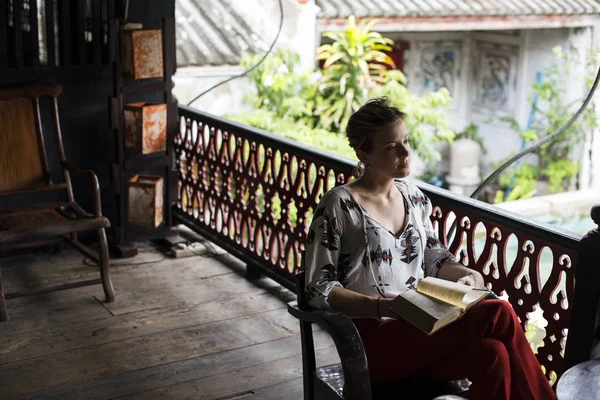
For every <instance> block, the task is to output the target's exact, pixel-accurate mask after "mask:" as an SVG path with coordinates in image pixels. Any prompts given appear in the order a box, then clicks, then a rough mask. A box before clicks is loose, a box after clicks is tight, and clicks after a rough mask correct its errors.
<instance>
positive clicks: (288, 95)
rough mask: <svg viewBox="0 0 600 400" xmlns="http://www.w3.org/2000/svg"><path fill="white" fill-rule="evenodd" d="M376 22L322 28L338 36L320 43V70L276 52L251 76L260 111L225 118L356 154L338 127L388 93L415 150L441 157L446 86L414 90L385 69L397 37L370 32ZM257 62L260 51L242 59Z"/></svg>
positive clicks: (447, 134) (449, 134)
mask: <svg viewBox="0 0 600 400" xmlns="http://www.w3.org/2000/svg"><path fill="white" fill-rule="evenodd" d="M371 26H372V22H371V23H368V24H366V23H360V24H356V22H355V20H354V18H350V19H349V21H348V27H347V29H346V31H344V32H338V33H327V34H325V35H326V36H327V37H329V38H330V39H332V40H334V42H333V43H332V44H327V45H323V46H321V47H320V48H319V52H318V58H321V59H323V60H324V69H322V70H320V71H300V70H299V69H298V65H299V57H298V56H297V55H296V54H294V53H293V52H292V51H290V50H288V49H279V50H277V51H276V52H275V53H274V54H273V55H272V56H269V57H267V58H266V59H265V61H264V62H263V63H262V64H261V65H259V66H258V67H257V68H255V69H254V70H253V71H252V72H250V74H249V75H248V77H249V79H250V81H251V82H252V83H253V85H254V87H255V89H256V91H255V93H252V94H250V95H248V96H247V97H246V102H247V103H248V104H250V105H252V106H253V107H254V108H255V110H254V111H252V112H247V113H244V114H242V115H238V116H228V118H231V119H234V120H237V121H239V122H242V123H246V124H249V125H252V126H255V127H258V128H261V129H264V130H266V131H269V132H273V133H275V134H280V135H283V136H285V137H288V138H291V139H295V140H298V141H300V142H302V143H305V144H308V145H313V146H316V147H319V148H322V149H324V150H328V151H331V152H333V153H335V154H340V155H343V156H346V157H349V158H355V154H354V152H353V151H352V149H350V147H349V146H348V143H347V140H346V139H345V137H343V136H342V135H340V134H339V133H341V132H342V131H343V130H344V129H343V128H344V127H345V125H346V124H347V120H348V118H349V116H350V115H351V113H352V112H354V111H355V110H356V109H357V108H358V107H360V106H361V105H362V104H363V103H364V102H365V101H366V100H367V99H368V98H372V97H377V96H383V95H386V96H389V97H390V98H391V100H392V103H393V104H394V105H396V106H397V107H399V108H400V109H402V110H403V111H404V112H406V113H407V114H408V115H409V117H408V119H407V120H406V125H407V129H408V131H409V132H410V135H409V140H410V143H411V146H412V148H413V150H414V151H415V152H416V153H417V154H418V155H419V156H420V157H421V158H423V159H424V160H426V161H437V160H439V159H440V158H441V156H440V154H439V152H438V151H437V150H436V148H435V146H434V145H435V143H436V142H439V141H448V142H450V141H452V140H453V138H454V132H453V131H452V130H451V129H450V128H449V122H448V116H447V113H446V110H445V108H446V107H447V106H449V105H450V104H451V102H452V99H451V97H450V94H449V92H448V91H447V90H446V89H441V90H439V91H437V92H434V93H430V94H427V95H425V96H421V97H418V96H414V95H412V94H411V93H410V92H409V91H408V89H407V87H406V77H405V76H404V74H402V72H400V71H397V70H390V71H387V69H386V65H392V62H391V59H390V58H389V56H387V55H386V54H385V53H384V52H383V51H386V50H391V47H390V46H391V44H393V42H392V41H391V40H390V39H386V38H384V37H382V36H381V35H380V34H378V33H376V32H371V31H370V27H371ZM257 61H258V57H257V56H255V57H248V58H245V59H244V60H243V61H242V64H243V65H244V66H246V67H249V66H250V65H254V64H255V63H256V62H257ZM319 75H320V77H319ZM334 132H335V133H334Z"/></svg>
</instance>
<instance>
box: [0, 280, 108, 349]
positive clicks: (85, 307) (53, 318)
mask: <svg viewBox="0 0 600 400" xmlns="http://www.w3.org/2000/svg"><path fill="white" fill-rule="evenodd" d="M6 304H7V308H8V315H9V318H10V321H9V322H7V323H0V337H2V336H3V335H4V334H9V333H16V332H23V331H27V330H34V329H42V328H45V327H50V328H52V327H57V326H62V325H64V324H69V323H71V322H72V321H85V320H95V319H102V318H106V317H110V312H109V311H108V310H107V309H106V308H105V307H103V306H102V305H101V304H100V303H99V302H98V300H96V298H94V296H92V295H91V294H90V293H87V292H84V291H82V290H81V289H80V288H79V289H71V290H64V291H60V292H54V293H47V294H43V295H37V296H28V297H19V298H16V299H10V300H7V301H6Z"/></svg>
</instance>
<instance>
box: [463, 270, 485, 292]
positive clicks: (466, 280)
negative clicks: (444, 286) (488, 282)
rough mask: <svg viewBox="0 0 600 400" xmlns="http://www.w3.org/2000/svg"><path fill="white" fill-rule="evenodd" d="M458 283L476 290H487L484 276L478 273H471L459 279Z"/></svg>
mask: <svg viewBox="0 0 600 400" xmlns="http://www.w3.org/2000/svg"><path fill="white" fill-rule="evenodd" d="M456 283H462V284H463V285H467V286H472V287H474V288H478V289H483V288H485V282H484V281H483V276H482V275H481V274H480V273H479V272H477V271H473V270H471V271H469V272H468V273H467V275H465V276H463V277H462V278H459V279H458V280H457V281H456Z"/></svg>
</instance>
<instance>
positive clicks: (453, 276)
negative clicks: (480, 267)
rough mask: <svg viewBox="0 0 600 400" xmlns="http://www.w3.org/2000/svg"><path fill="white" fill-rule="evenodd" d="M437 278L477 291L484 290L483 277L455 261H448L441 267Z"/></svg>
mask: <svg viewBox="0 0 600 400" xmlns="http://www.w3.org/2000/svg"><path fill="white" fill-rule="evenodd" d="M437 277H438V278H440V279H445V280H447V281H451V282H457V283H462V284H463V285H468V286H472V287H475V288H478V289H484V288H485V282H484V281H483V276H481V274H480V273H479V272H477V271H475V270H473V269H471V268H467V267H465V266H464V265H462V264H459V263H457V262H455V261H448V262H447V263H445V264H444V265H442V267H441V268H440V271H439V272H438V274H437Z"/></svg>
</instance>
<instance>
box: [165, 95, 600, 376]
mask: <svg viewBox="0 0 600 400" xmlns="http://www.w3.org/2000/svg"><path fill="white" fill-rule="evenodd" d="M179 115H180V130H179V132H178V135H177V136H176V143H175V149H176V155H177V165H178V167H179V170H180V177H179V182H178V183H179V196H178V202H177V206H176V213H175V215H177V216H178V218H179V220H180V221H182V222H184V223H186V224H187V225H188V226H190V227H192V228H193V229H196V230H198V231H199V232H200V233H202V234H204V235H205V236H207V237H208V238H210V239H211V240H213V241H215V242H216V243H217V244H219V245H220V246H221V247H223V248H225V249H226V250H228V251H229V252H231V253H232V254H234V255H236V256H238V257H239V258H241V259H243V260H244V261H246V262H247V263H248V271H249V274H251V275H256V274H258V273H264V274H266V275H268V276H270V277H272V278H274V279H276V280H277V281H278V282H280V283H282V284H283V285H284V286H286V287H288V288H290V289H293V286H294V280H293V276H294V275H295V273H296V272H297V271H298V270H299V268H300V266H301V263H300V254H301V252H302V251H303V249H304V242H305V239H306V234H307V229H308V225H309V224H310V220H311V218H312V210H314V208H315V206H316V204H317V203H318V200H319V199H320V196H321V195H322V193H324V192H325V191H326V190H328V189H329V188H331V187H332V186H334V185H339V184H343V183H346V182H348V181H349V179H350V177H351V171H352V168H353V164H352V163H351V161H350V160H340V159H339V158H335V157H334V156H332V155H330V154H328V153H324V152H322V151H319V150H316V149H312V148H308V147H305V146H302V145H300V144H298V143H296V142H293V141H290V140H287V139H284V138H281V137H279V136H275V135H272V134H270V133H268V132H264V131H261V130H258V129H255V128H251V127H247V126H244V125H241V124H237V123H235V122H231V121H227V120H224V119H220V118H217V117H214V116H211V115H208V114H204V113H201V112H199V111H197V110H194V109H191V108H188V107H181V106H180V108H179ZM419 186H420V187H421V188H422V189H423V191H424V192H425V193H426V194H427V195H428V196H429V197H430V198H431V200H432V203H433V205H434V210H433V215H432V220H433V223H434V226H436V228H437V229H438V233H439V236H440V238H442V240H443V241H444V242H445V243H446V245H447V246H448V248H449V249H450V251H452V252H453V253H454V254H455V255H457V257H458V258H459V259H460V261H461V262H463V263H465V264H466V265H468V266H469V267H471V268H474V269H476V270H478V271H480V272H481V273H482V274H483V276H484V278H485V280H486V284H487V285H488V286H489V287H491V288H492V289H493V290H494V291H495V292H496V293H498V294H501V295H505V296H508V299H509V301H510V302H511V304H512V305H513V307H514V309H515V311H516V313H517V314H518V316H519V318H520V319H521V321H522V324H523V328H524V329H531V327H530V326H529V325H528V321H529V319H530V316H531V313H532V312H534V310H535V309H537V308H539V309H540V310H541V311H542V316H543V318H544V319H545V320H546V321H547V326H546V327H545V328H544V330H545V336H544V338H543V340H542V342H541V344H540V346H539V347H538V348H537V357H538V360H539V361H540V364H541V365H542V366H543V367H544V369H545V373H546V375H547V377H548V378H549V379H550V380H555V379H556V378H557V377H559V376H560V375H561V374H562V372H564V370H565V366H566V365H565V357H564V350H565V346H566V338H567V334H568V335H569V338H570V344H569V347H568V348H567V350H568V351H567V356H566V358H567V361H568V362H569V365H572V364H574V363H576V362H579V361H583V360H584V359H587V358H588V357H589V352H590V348H591V345H592V339H593V335H594V321H595V315H596V306H597V304H598V298H597V289H598V287H599V281H600V280H599V279H598V278H599V277H600V275H599V274H598V272H597V271H598V270H600V269H599V268H597V267H598V262H597V261H595V258H594V257H593V252H594V251H596V250H595V249H600V235H599V234H598V232H597V231H596V232H595V233H594V232H592V233H590V234H588V236H586V238H585V240H582V238H581V236H580V235H577V234H573V233H569V232H566V231H561V230H558V229H554V228H552V227H550V226H549V225H545V224H540V223H536V222H533V221H526V220H523V219H522V218H521V217H519V216H517V215H515V214H511V213H509V212H506V211H503V210H500V209H499V208H497V207H494V206H491V205H489V204H486V203H482V202H479V201H476V200H472V199H468V198H464V197H459V196H456V195H454V194H452V193H450V192H448V191H445V190H442V189H439V188H436V187H433V186H430V185H426V184H419ZM598 211H600V210H598V208H596V210H595V211H594V213H595V215H594V216H595V218H594V219H595V220H596V222H597V223H598V222H600V215H597V214H600V213H599V212H598ZM455 220H456V222H457V224H456V230H455V232H454V233H452V234H451V235H450V237H448V236H449V235H448V233H449V230H450V225H451V224H452V222H453V221H455ZM583 259H585V263H583V264H582V260H583ZM594 263H595V264H594ZM576 271H577V274H578V276H577V279H578V280H579V281H581V279H584V280H585V281H586V284H585V285H578V289H580V288H581V289H582V290H579V292H578V293H577V294H576V293H575V278H576ZM580 276H583V278H581V277H580ZM584 287H585V290H583V289H584ZM574 303H575V304H574ZM574 307H575V308H574ZM574 315H576V316H577V318H575V317H574ZM542 332H543V331H542ZM573 337H577V340H574V341H573V342H571V340H573Z"/></svg>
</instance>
